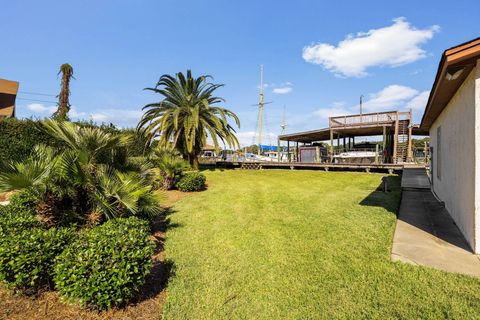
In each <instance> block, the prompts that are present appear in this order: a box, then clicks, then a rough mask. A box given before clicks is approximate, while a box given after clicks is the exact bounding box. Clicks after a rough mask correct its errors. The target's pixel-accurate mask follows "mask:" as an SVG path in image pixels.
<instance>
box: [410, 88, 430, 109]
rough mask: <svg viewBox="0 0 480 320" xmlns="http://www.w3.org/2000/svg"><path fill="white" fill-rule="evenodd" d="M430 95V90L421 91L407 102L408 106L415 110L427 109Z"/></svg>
mask: <svg viewBox="0 0 480 320" xmlns="http://www.w3.org/2000/svg"><path fill="white" fill-rule="evenodd" d="M429 95H430V91H429V90H427V91H423V92H421V93H420V94H419V95H417V96H416V97H415V98H413V99H412V100H410V101H409V102H408V103H407V106H406V108H407V109H413V110H414V111H423V110H425V107H426V105H427V102H428V97H429Z"/></svg>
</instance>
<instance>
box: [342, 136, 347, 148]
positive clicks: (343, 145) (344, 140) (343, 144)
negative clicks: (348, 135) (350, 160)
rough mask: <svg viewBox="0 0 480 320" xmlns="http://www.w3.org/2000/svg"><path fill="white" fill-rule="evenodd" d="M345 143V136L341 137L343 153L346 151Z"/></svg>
mask: <svg viewBox="0 0 480 320" xmlns="http://www.w3.org/2000/svg"><path fill="white" fill-rule="evenodd" d="M345 141H346V139H345V136H343V151H346V149H347V146H346V142H345Z"/></svg>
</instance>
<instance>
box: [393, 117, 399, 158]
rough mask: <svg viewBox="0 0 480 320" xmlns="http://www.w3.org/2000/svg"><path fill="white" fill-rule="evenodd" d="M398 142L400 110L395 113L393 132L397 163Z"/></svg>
mask: <svg viewBox="0 0 480 320" xmlns="http://www.w3.org/2000/svg"><path fill="white" fill-rule="evenodd" d="M397 144H398V112H397V113H396V114H395V132H394V134H393V163H394V164H395V163H397V161H398V159H397Z"/></svg>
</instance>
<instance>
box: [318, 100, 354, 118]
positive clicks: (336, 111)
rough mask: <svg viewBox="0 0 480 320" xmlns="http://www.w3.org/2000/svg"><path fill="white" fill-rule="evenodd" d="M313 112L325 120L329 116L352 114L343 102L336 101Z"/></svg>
mask: <svg viewBox="0 0 480 320" xmlns="http://www.w3.org/2000/svg"><path fill="white" fill-rule="evenodd" d="M313 114H314V115H315V116H317V117H319V118H320V119H321V120H327V119H328V118H330V117H336V116H343V115H348V114H352V111H351V110H350V109H349V108H347V107H346V106H345V102H343V101H337V102H334V103H332V104H331V105H330V106H329V107H327V108H320V109H318V110H316V111H314V112H313Z"/></svg>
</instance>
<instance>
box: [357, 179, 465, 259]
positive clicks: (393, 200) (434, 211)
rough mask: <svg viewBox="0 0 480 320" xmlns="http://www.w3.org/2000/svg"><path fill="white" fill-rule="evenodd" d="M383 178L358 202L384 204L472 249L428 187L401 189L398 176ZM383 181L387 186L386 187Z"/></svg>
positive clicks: (447, 239) (445, 238)
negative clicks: (374, 188)
mask: <svg viewBox="0 0 480 320" xmlns="http://www.w3.org/2000/svg"><path fill="white" fill-rule="evenodd" d="M383 179H384V180H383V181H382V183H381V184H380V185H379V186H378V188H377V189H376V190H375V191H373V192H372V193H370V194H369V195H368V196H367V197H366V198H365V199H363V200H362V201H361V202H360V204H361V205H364V206H373V207H382V208H385V209H386V210H388V211H389V212H391V213H394V214H396V215H397V219H398V220H399V221H403V222H405V223H407V224H409V225H411V226H413V227H415V228H418V229H420V230H422V231H424V232H426V233H429V234H430V235H432V236H433V237H435V238H438V239H441V240H443V241H445V242H448V243H450V244H452V245H454V246H457V247H459V248H462V249H464V250H467V251H470V252H471V251H472V249H471V248H470V246H469V245H468V243H467V241H466V240H465V238H464V237H463V235H462V233H461V232H460V230H459V229H458V227H457V225H456V224H455V222H454V221H453V219H452V218H451V217H450V215H449V214H448V212H447V210H446V209H445V207H444V206H443V205H442V204H441V203H440V202H439V201H438V200H437V199H436V198H435V197H434V196H433V194H432V192H431V191H430V190H429V189H426V190H421V189H420V190H403V191H402V190H401V186H400V177H398V176H387V177H383ZM384 181H385V182H386V183H387V186H388V188H387V189H388V190H387V191H385V188H384Z"/></svg>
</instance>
